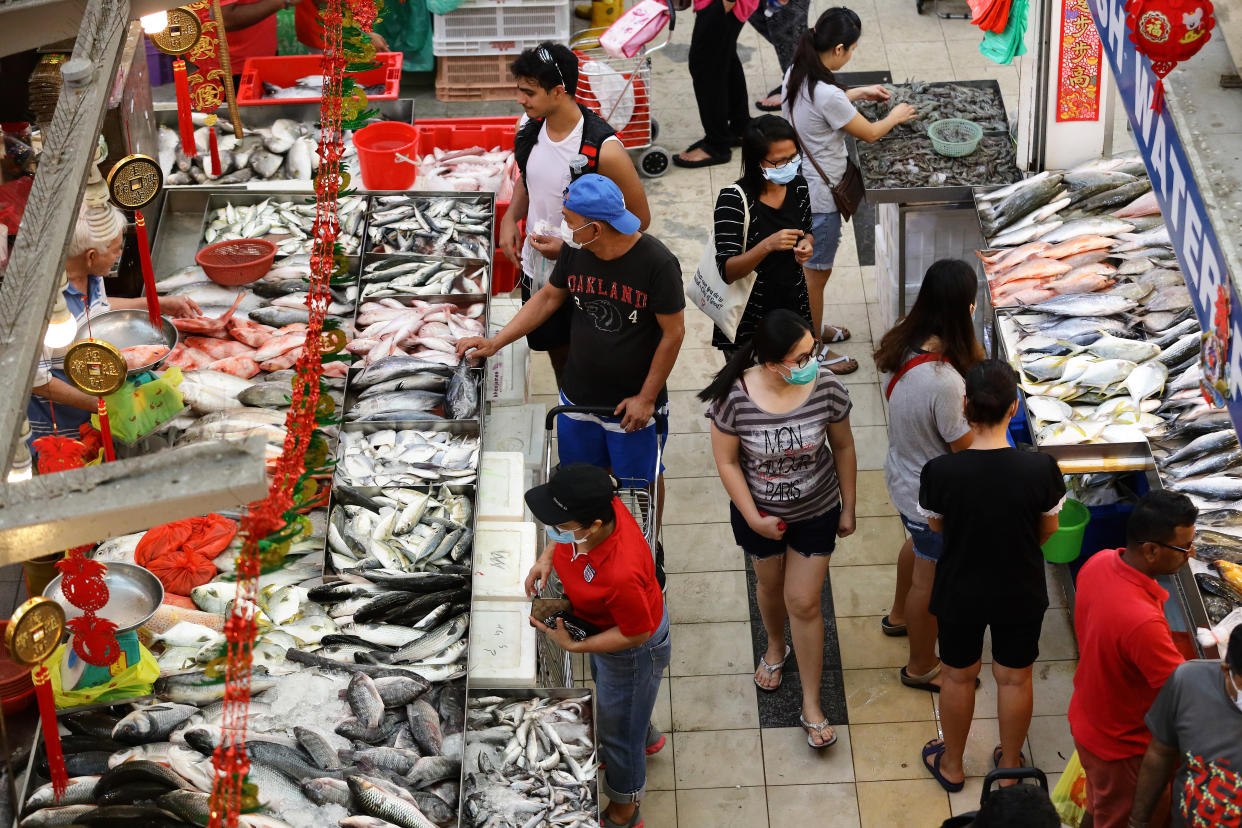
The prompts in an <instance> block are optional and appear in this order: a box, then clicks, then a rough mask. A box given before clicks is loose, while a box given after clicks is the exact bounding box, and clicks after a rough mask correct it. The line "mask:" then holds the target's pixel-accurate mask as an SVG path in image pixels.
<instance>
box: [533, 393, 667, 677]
mask: <svg viewBox="0 0 1242 828" xmlns="http://www.w3.org/2000/svg"><path fill="white" fill-rule="evenodd" d="M558 414H591V415H593V416H596V417H615V414H614V409H612V408H608V407H600V406H590V405H557V406H553V407H552V408H551V409H550V410H549V411H548V414H547V416H546V417H545V418H544V422H543V428H544V435H543V468H542V472H543V480H542V481H541V482H543V483H546V482H548V480H549V478H551V477H552V433H553V430H554V429H555V428H556V415H558ZM652 419H653V420H655V428H656V450H655V464H654V465H653V466H652V470H653V471H652V475H651V480H652V484H651V485H650V486H648V485H647V483H646V481H645V480H642V479H639V478H634V479H629V478H617V481H618V483H619V484H620V486H619V488H618V490H617V497H618V498H620V500H621V502H622V503H623V504H625V508H626V509H627V510H628V511H629V513H630V515H631V516H632V517H633V518H634V522H635V523H637V524H638V528H639V529H640V530H642V533H643V538H644V539H645V540H646V541H647V546H648V547H649V548H650V549H651V557H652V560H655V555H656V545H657V544H658V543H659V540H660V538H659V534H660V522H659V514H660V486H659V484H658V482H657V481H658V480H659V478H660V463H661V461H662V460H663V454H664V449H663V443H662V441H663V439H666V438H667V437H668V415H667V414H664V413H662V412H660V411H656V412H655V414H654V415H652ZM562 591H563V590H562V589H561V582H560V579H559V578H557V577H556V572H555V571H553V572H552V576H551V577H550V578H548V582H547V583H545V584H544V585H543V590H542V593H541V594H542V596H543V597H544V598H552V597H555V596H557V595H559V594H561V592H562ZM540 639H541V643H540V652H539V662H540V668H539V669H540V678H541V680H544V681H562V682H563V683H561V684H544V685H543V686H544V687H571V686H573V662H572V661H571V659H570V657H569V653H567V652H565V651H564V650H562V649H561V648H560V647H558V646H556V645H555V644H553V643H552V641H551V640H550V639H549V638H548V637H547V636H546V635H544V636H540Z"/></svg>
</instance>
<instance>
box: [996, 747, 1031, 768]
mask: <svg viewBox="0 0 1242 828" xmlns="http://www.w3.org/2000/svg"><path fill="white" fill-rule="evenodd" d="M1003 752H1004V751H1003V750H1002V749H1001V746H1000V745H997V746H996V747H995V748H993V749H992V767H993V768H999V767H1000V760H1001V754H1002V753H1003ZM1018 767H1021V768H1025V767H1026V754H1025V753H1023V752H1022V751H1018Z"/></svg>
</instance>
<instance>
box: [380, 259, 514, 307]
mask: <svg viewBox="0 0 1242 828" xmlns="http://www.w3.org/2000/svg"><path fill="white" fill-rule="evenodd" d="M387 259H401V260H404V261H410V262H447V263H448V264H452V265H463V266H465V267H481V268H483V275H484V284H483V293H430V294H427V295H426V296H409V297H399V296H394V297H388V298H393V299H404V298H410V299H421V300H423V301H424V302H456V301H458V300H460V299H469V298H474V297H481V296H486V295H488V293H489V292H490V290H491V284H492V273H491V271H492V266H491V262H488V261H484V260H483V259H465V258H461V257H460V256H425V255H423V254H421V253H364V254H363V255H362V266H361V267H360V268H359V270H358V280H359V281H358V288H359V291H358V301H359V302H361V301H362V273H363V271H365V270H366V268H367V265H369V264H371V263H373V262H382V261H385V260H387ZM381 298H382V297H381Z"/></svg>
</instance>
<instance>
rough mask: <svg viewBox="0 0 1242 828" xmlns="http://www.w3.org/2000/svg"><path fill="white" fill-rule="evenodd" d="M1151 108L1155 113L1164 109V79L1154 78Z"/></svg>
mask: <svg viewBox="0 0 1242 828" xmlns="http://www.w3.org/2000/svg"><path fill="white" fill-rule="evenodd" d="M1151 108H1152V109H1153V110H1155V113H1156V114H1157V115H1159V114H1160V112H1161V111H1162V110H1163V109H1164V80H1163V79H1161V78H1156V85H1155V86H1154V87H1152V90H1151Z"/></svg>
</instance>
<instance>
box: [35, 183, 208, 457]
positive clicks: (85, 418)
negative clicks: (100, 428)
mask: <svg viewBox="0 0 1242 828" xmlns="http://www.w3.org/2000/svg"><path fill="white" fill-rule="evenodd" d="M92 195H93V194H92V193H90V192H88V193H87V196H86V198H85V199H84V201H83V203H82V209H81V211H80V212H79V213H78V224H77V227H76V229H75V230H74V232H73V238H72V239H71V240H70V242H69V252H68V257H67V258H66V259H65V275H66V276H67V277H68V284H67V285H66V286H65V290H64V292H63V296H64V300H65V304H66V306H68V308H69V312H70V313H72V314H73V317H74V319H76V320H77V323H78V327H79V329H80V328H81V327H82V326H83V325H85V324H86V318H87V314H88V313H89V314H90V315H91V316H98V315H99V314H101V313H103V312H104V311H107V310H114V309H117V310H123V309H129V308H137V309H141V310H145V309H146V307H147V300H146V299H141V298H139V299H113V300H111V301H109V299H108V295H107V293H106V292H105V291H104V280H103V277H104V276H106V275H108V274H109V273H110V272H111V270H112V268H113V266H114V265H116V262H117V260H118V259H119V258H121V248H122V247H123V245H124V235H125V215H124V214H123V213H122V212H121V211H120V210H118V209H117V208H115V207H113V206H112V205H111V204H108V203H106V202H103V203H101V202H100V201H99V200H98V199H97V198H93V197H92ZM160 311H161V312H162V313H163V314H164V315H166V316H198V315H199V308H198V305H196V304H195V303H194V302H193V301H191V300H190V299H188V298H186V297H184V296H169V297H161V298H160ZM67 350H68V349H67V348H56V349H52V348H47V347H44V348H43V354H42V357H41V358H40V359H39V366H38V368H37V369H36V372H35V380H34V387H33V388H31V389H30V402H29V403H27V405H26V417H27V418H28V419H29V420H30V432H31V434H30V436H31V440H36V439H38V438H39V437H45V436H47V435H49V434H53V433H55V434H62V435H65V436H66V437H77V436H78V433H79V432H78V427H79V426H80V425H82V424H83V423H86V422H89V421H90V418H91V414H93V413H95V410H96V402H95V398H94V397H92V396H89V395H87V394H83V393H82V392H81V391H79V390H78V389H76V388H74V387H73V386H72V385H70V384H69V383H68V382H67V381H66V378H65V373H64V371H63V370H62V362H63V360H64V356H65V352H66V351H67Z"/></svg>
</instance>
